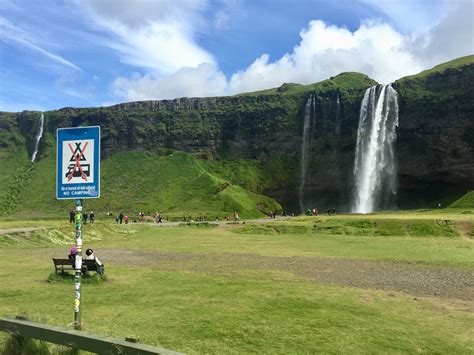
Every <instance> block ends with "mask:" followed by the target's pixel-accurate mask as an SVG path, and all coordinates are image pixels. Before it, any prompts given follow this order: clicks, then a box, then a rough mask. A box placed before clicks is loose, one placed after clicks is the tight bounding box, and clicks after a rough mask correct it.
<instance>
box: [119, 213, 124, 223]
mask: <svg viewBox="0 0 474 355" xmlns="http://www.w3.org/2000/svg"><path fill="white" fill-rule="evenodd" d="M119 220H120V224H122V221H123V213H122V212H120V214H119Z"/></svg>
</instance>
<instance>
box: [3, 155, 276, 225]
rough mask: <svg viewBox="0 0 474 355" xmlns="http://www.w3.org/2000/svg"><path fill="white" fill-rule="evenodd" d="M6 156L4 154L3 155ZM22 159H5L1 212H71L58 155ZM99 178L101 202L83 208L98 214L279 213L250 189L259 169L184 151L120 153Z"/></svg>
mask: <svg viewBox="0 0 474 355" xmlns="http://www.w3.org/2000/svg"><path fill="white" fill-rule="evenodd" d="M8 152H10V151H7V150H3V151H2V153H3V154H4V155H7V153H8ZM22 158H23V159H14V158H13V154H8V159H7V160H6V161H7V162H8V161H11V162H12V164H11V165H8V163H5V164H4V163H3V162H2V166H3V165H5V170H4V171H5V172H6V173H8V174H3V173H2V176H3V180H5V181H4V183H2V184H1V185H0V213H2V214H4V215H5V214H7V215H8V214H12V213H15V212H17V213H20V214H21V215H25V216H33V215H35V214H40V215H45V214H54V213H58V212H59V211H62V213H64V211H65V210H66V211H67V210H68V209H69V208H71V206H72V203H71V201H56V199H55V171H56V168H55V158H54V155H53V154H49V155H47V156H46V157H44V158H43V159H41V160H40V161H39V162H38V163H35V164H33V163H31V162H29V161H28V160H27V159H26V156H25V157H22ZM13 162H15V164H13ZM101 175H102V179H101V190H102V191H101V198H100V199H98V200H87V201H85V208H86V209H87V210H95V211H96V213H97V212H98V211H104V212H108V211H111V212H113V213H118V212H119V211H123V212H124V213H128V214H132V215H133V214H134V213H138V212H139V211H145V212H147V213H153V212H154V211H157V210H159V211H160V212H162V213H165V214H167V215H173V214H175V215H183V214H186V215H193V216H195V215H202V216H207V217H208V218H211V219H215V218H216V217H218V218H220V219H222V218H223V217H224V215H225V214H231V213H232V212H233V211H234V210H236V211H238V212H239V214H240V215H241V216H242V217H244V218H249V217H259V216H262V215H264V214H266V213H269V212H270V211H271V210H276V211H279V210H281V206H280V205H279V204H278V203H277V202H276V201H275V200H273V199H271V198H268V197H265V196H262V195H260V194H258V193H255V192H252V191H250V190H248V189H253V188H255V187H256V186H258V181H257V180H258V178H259V177H258V171H257V168H256V167H255V166H254V165H252V164H249V163H247V162H245V161H242V163H241V164H240V163H239V162H238V161H235V162H233V163H219V162H209V161H203V160H199V159H198V158H196V157H195V156H193V155H192V154H188V153H183V152H174V153H172V154H171V155H168V156H159V155H156V154H154V153H151V152H122V153H119V154H116V155H113V156H111V157H110V158H108V159H105V160H103V161H102V166H101ZM246 175H247V179H245V176H246ZM240 184H242V185H243V187H241V186H240ZM254 191H255V190H254Z"/></svg>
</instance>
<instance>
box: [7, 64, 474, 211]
mask: <svg viewBox="0 0 474 355" xmlns="http://www.w3.org/2000/svg"><path fill="white" fill-rule="evenodd" d="M473 79H474V57H473V56H471V57H468V58H462V59H461V60H458V61H454V62H451V63H446V64H444V65H442V66H439V67H437V68H434V69H433V70H431V71H427V72H424V73H421V74H419V75H417V76H412V77H406V78H403V79H400V80H398V81H396V82H395V84H394V87H395V89H396V90H397V91H398V92H399V101H400V102H399V104H400V113H399V128H398V140H397V143H396V149H397V156H398V159H399V199H398V205H399V207H402V208H403V207H424V206H428V205H431V204H432V203H433V202H434V201H438V200H439V199H441V198H444V199H446V200H447V201H448V200H450V199H454V198H455V197H458V196H459V195H460V194H462V193H463V192H465V191H466V190H470V189H473V188H474V178H473V177H474V159H473V156H474V119H473V109H474V105H473V103H474V100H473V99H474V97H473V82H474V80H473ZM375 84H376V82H375V81H373V80H371V79H370V78H368V77H367V76H365V75H363V74H359V73H343V74H340V75H338V76H336V77H333V78H331V79H329V80H326V81H323V82H320V83H316V84H312V85H297V84H284V85H283V86H281V87H280V88H277V89H271V90H265V91H261V92H255V93H249V94H243V95H237V96H232V97H217V98H181V99H175V100H161V101H146V102H131V103H124V104H119V105H115V106H112V107H102V108H85V109H78V108H64V109H61V110H56V111H49V112H45V132H46V135H45V138H44V139H43V140H42V142H41V145H40V153H39V158H40V160H41V159H43V158H46V157H48V156H50V157H51V156H53V155H54V145H55V142H54V139H53V137H54V134H55V130H56V128H58V127H70V126H79V125H100V126H101V127H102V149H103V151H102V157H103V158H105V159H108V158H109V157H112V156H114V155H116V154H117V153H120V152H124V151H150V152H153V153H156V154H158V155H168V154H170V152H172V151H176V150H178V151H184V152H188V153H191V154H193V155H194V156H195V157H198V158H199V159H202V160H204V161H214V162H223V163H225V164H227V163H232V165H229V166H232V168H231V170H232V171H226V172H225V173H223V174H224V175H226V176H227V178H228V179H229V181H230V182H231V183H235V184H238V185H241V186H244V187H245V188H247V189H249V190H250V191H253V192H256V193H260V194H265V195H268V196H272V197H274V198H275V199H276V200H277V201H279V202H280V203H282V204H283V206H284V208H285V209H286V210H288V211H291V210H295V211H297V206H298V200H297V199H298V194H297V191H298V186H299V181H300V156H301V145H302V136H303V119H304V115H305V107H306V102H307V99H308V97H309V96H310V95H313V96H314V98H315V105H314V108H313V109H312V111H311V113H310V114H311V115H313V122H314V123H313V124H312V125H311V127H310V137H311V144H310V151H309V159H308V162H309V165H308V175H307V178H306V184H305V187H304V194H305V204H306V205H307V206H308V207H309V206H318V207H319V208H322V209H325V208H329V207H330V208H332V207H336V208H338V209H347V208H348V206H349V204H350V201H351V197H352V191H353V174H352V170H353V162H354V151H355V144H356V138H357V137H356V136H357V125H358V120H359V109H360V102H361V99H362V96H363V95H364V92H365V90H366V89H367V88H368V87H370V86H372V85H375ZM37 117H39V114H38V113H31V112H23V113H19V114H6V113H4V114H2V115H1V116H0V125H1V128H2V130H4V131H6V132H7V133H3V132H2V134H0V149H1V146H2V144H3V146H4V147H6V146H8V145H9V144H17V145H18V144H20V145H21V144H24V145H25V146H26V147H27V150H28V153H29V154H31V150H32V142H33V138H34V134H35V132H36V130H37V124H38V123H37V122H38V120H37ZM21 137H24V138H23V140H22V138H21ZM12 142H14V143H12ZM15 142H16V143H15ZM226 162H227V163H226ZM249 166H252V172H251V174H248V176H247V177H246V174H245V169H246V168H248V167H249ZM236 171H237V172H238V173H236Z"/></svg>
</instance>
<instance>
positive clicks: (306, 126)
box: [298, 94, 316, 213]
mask: <svg viewBox="0 0 474 355" xmlns="http://www.w3.org/2000/svg"><path fill="white" fill-rule="evenodd" d="M315 108H316V100H315V97H314V94H311V95H310V96H309V98H308V101H306V105H305V108H304V123H303V144H302V146H301V175H300V187H299V191H298V197H299V204H300V211H301V212H302V213H304V210H305V208H304V185H305V183H306V175H307V173H308V152H309V150H310V146H311V139H310V138H311V137H310V130H311V122H312V121H314V119H315ZM313 126H314V124H313Z"/></svg>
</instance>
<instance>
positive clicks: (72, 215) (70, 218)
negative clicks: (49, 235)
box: [69, 210, 76, 223]
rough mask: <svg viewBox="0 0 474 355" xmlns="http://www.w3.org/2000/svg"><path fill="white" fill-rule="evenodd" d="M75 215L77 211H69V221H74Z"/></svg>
mask: <svg viewBox="0 0 474 355" xmlns="http://www.w3.org/2000/svg"><path fill="white" fill-rule="evenodd" d="M75 215H76V213H75V212H74V211H73V210H71V211H70V212H69V223H74V216H75Z"/></svg>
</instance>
